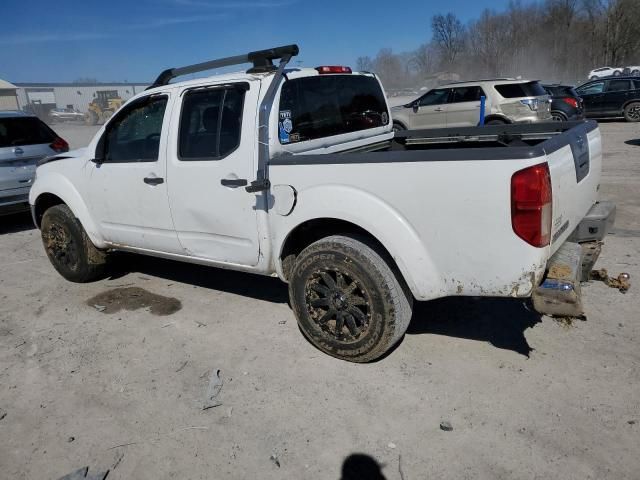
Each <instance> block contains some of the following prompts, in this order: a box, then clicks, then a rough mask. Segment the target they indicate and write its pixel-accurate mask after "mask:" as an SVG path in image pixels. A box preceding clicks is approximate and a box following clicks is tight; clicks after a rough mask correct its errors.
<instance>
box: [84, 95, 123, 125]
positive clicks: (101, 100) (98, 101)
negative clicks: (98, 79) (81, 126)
mask: <svg viewBox="0 0 640 480" xmlns="http://www.w3.org/2000/svg"><path fill="white" fill-rule="evenodd" d="M95 97H96V98H94V99H93V101H92V102H91V103H90V104H89V109H88V111H87V113H86V114H85V115H84V121H85V123H86V124H87V125H97V124H98V123H104V122H106V121H107V120H108V119H109V118H110V117H111V115H113V114H114V113H115V112H116V111H117V110H118V109H119V108H120V107H121V106H122V104H123V103H124V100H123V99H122V98H120V95H118V91H117V90H98V91H97V92H96V94H95Z"/></svg>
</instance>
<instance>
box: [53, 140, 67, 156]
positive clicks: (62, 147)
mask: <svg viewBox="0 0 640 480" xmlns="http://www.w3.org/2000/svg"><path fill="white" fill-rule="evenodd" d="M49 147H50V148H51V150H53V151H54V152H56V153H63V152H68V151H69V144H68V143H67V142H66V141H65V140H64V139H62V138H60V137H56V139H55V140H54V141H53V143H52V144H50V145H49Z"/></svg>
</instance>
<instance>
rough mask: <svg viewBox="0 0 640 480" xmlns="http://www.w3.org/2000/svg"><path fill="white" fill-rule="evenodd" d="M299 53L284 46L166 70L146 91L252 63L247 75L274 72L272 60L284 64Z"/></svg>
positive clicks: (297, 49) (294, 46)
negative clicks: (185, 77)
mask: <svg viewBox="0 0 640 480" xmlns="http://www.w3.org/2000/svg"><path fill="white" fill-rule="evenodd" d="M299 51H300V50H299V48H298V46H297V45H285V46H283V47H275V48H269V49H267V50H258V51H256V52H249V53H247V54H245V55H236V56H235V57H226V58H219V59H217V60H210V61H208V62H202V63H196V64H195V65H188V66H186V67H179V68H168V69H167V70H165V71H163V72H162V73H161V74H160V75H158V78H156V80H155V82H153V84H152V85H151V86H150V87H148V88H147V90H149V89H150V88H155V87H160V86H163V85H168V84H169V82H170V81H171V80H172V79H174V78H176V77H180V76H182V75H188V74H189V73H196V72H204V71H206V70H211V69H213V68H222V67H228V66H231V65H241V64H243V63H253V67H252V68H250V69H249V70H247V73H262V72H271V71H275V70H276V66H275V65H274V64H273V61H274V60H276V59H278V58H279V59H282V60H283V61H285V63H286V62H288V61H289V60H291V57H294V56H296V55H298V52H299Z"/></svg>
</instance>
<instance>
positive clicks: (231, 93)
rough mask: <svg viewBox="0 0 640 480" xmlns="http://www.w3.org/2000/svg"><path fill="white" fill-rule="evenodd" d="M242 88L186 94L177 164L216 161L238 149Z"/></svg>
mask: <svg viewBox="0 0 640 480" xmlns="http://www.w3.org/2000/svg"><path fill="white" fill-rule="evenodd" d="M246 87H248V85H247V84H244V83H243V84H238V85H237V86H230V87H229V88H214V89H207V90H193V91H190V92H187V94H186V95H185V99H184V103H183V106H182V113H181V117H180V138H179V140H178V158H180V160H218V159H222V158H224V157H226V156H227V155H229V154H230V153H231V152H233V151H234V150H235V149H236V148H238V146H239V145H240V133H241V130H242V129H241V126H242V110H243V107H244V94H245V91H246Z"/></svg>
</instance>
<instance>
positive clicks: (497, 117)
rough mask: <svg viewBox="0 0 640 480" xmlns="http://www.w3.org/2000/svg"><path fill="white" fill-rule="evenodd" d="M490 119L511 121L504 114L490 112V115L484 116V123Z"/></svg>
mask: <svg viewBox="0 0 640 480" xmlns="http://www.w3.org/2000/svg"><path fill="white" fill-rule="evenodd" d="M491 120H500V121H501V122H505V123H508V124H509V123H513V122H512V121H511V119H510V118H509V117H507V116H505V115H503V114H501V113H492V114H490V115H487V116H486V117H485V118H484V123H485V124H486V123H488V122H490V121H491Z"/></svg>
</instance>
